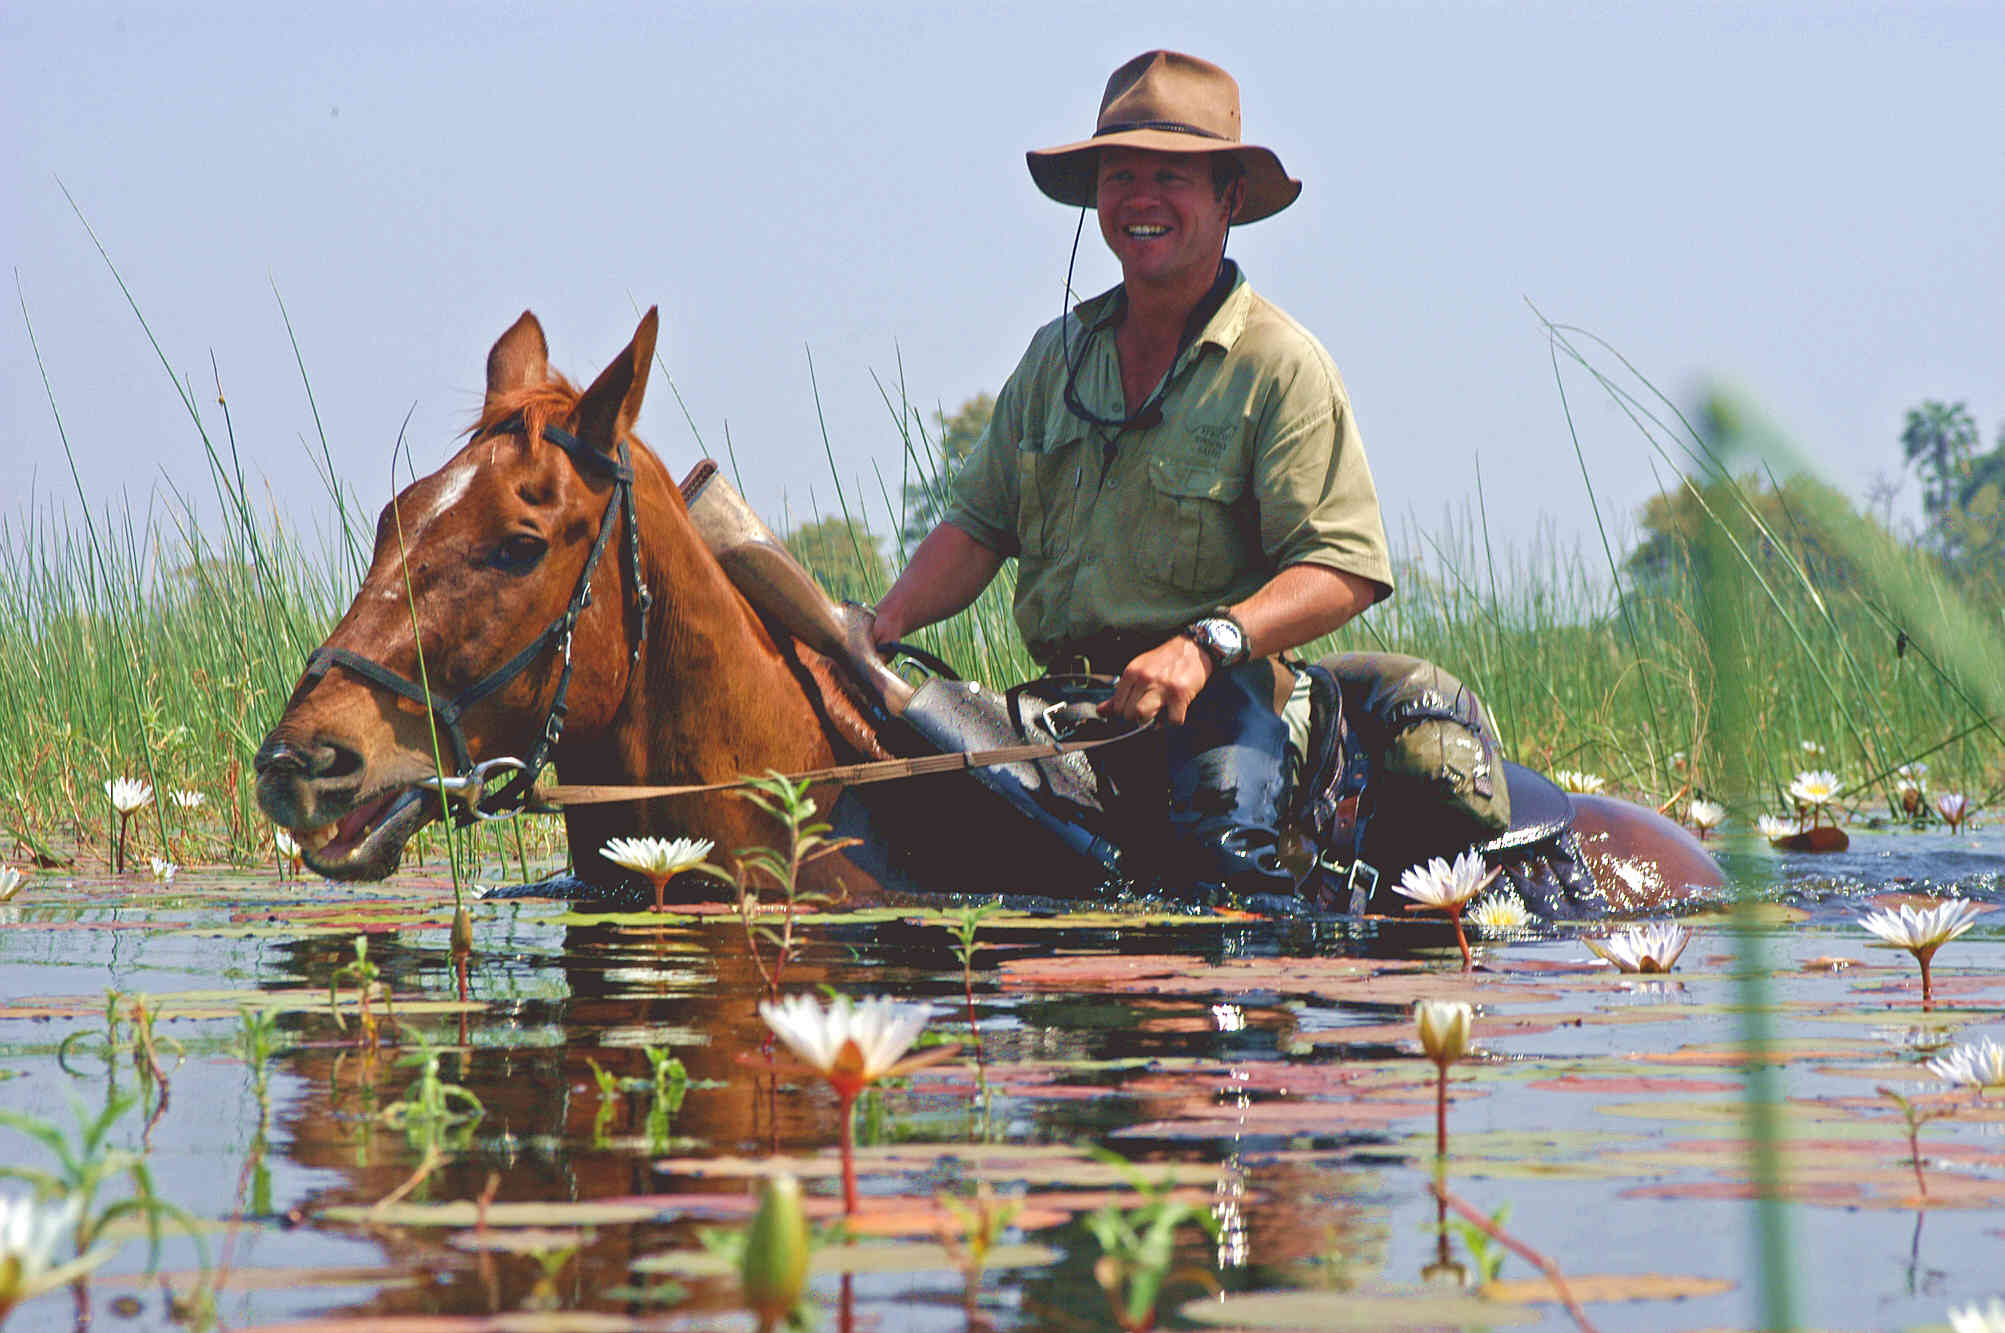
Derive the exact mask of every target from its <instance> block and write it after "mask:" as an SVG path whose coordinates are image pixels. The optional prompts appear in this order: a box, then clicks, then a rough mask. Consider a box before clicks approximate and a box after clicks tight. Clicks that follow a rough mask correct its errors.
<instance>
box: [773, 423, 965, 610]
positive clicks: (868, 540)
mask: <svg viewBox="0 0 2005 1333" xmlns="http://www.w3.org/2000/svg"><path fill="white" fill-rule="evenodd" d="M995 407H996V400H995V397H994V395H992V394H987V393H978V394H976V395H975V396H974V397H972V398H970V399H968V400H967V401H966V402H964V403H962V404H961V405H960V406H959V407H958V408H956V409H955V410H954V413H953V415H952V416H949V415H948V414H947V413H946V412H944V411H935V412H934V413H933V423H932V428H931V429H930V430H928V429H925V428H924V427H923V426H922V428H921V429H920V431H919V439H918V441H917V442H916V443H917V446H918V447H917V448H915V449H914V450H913V454H912V458H911V460H910V461H911V464H912V467H911V474H912V480H909V481H907V482H906V483H905V486H904V496H903V499H904V513H903V514H901V515H900V516H899V524H898V543H899V548H900V551H901V553H904V554H909V553H910V551H911V549H912V548H913V547H915V546H917V545H918V544H919V543H920V542H921V541H923V540H925V537H926V534H927V533H929V532H931V531H932V530H933V527H934V525H935V524H937V523H938V522H939V521H940V520H941V519H942V518H943V517H945V516H946V512H947V498H948V496H949V494H950V493H951V491H952V489H953V484H954V474H955V473H956V472H959V471H960V470H961V464H962V463H964V462H966V461H967V458H968V455H969V454H970V453H971V452H973V450H974V447H975V442H976V441H977V440H979V439H981V438H982V434H983V432H984V431H986V430H988V428H989V418H990V417H991V416H993V415H994V414H995ZM786 540H787V548H788V549H789V550H791V551H792V552H793V553H794V555H795V556H797V557H798V558H799V559H800V561H801V563H802V564H804V565H806V566H807V567H808V568H809V569H811V570H813V571H814V572H815V574H816V575H817V576H818V577H819V578H820V579H821V582H822V586H823V587H825V588H827V589H828V590H829V592H831V593H833V594H834V595H835V596H837V597H841V598H846V599H848V600H851V601H858V602H867V601H871V600H874V599H875V598H876V597H877V596H878V594H879V593H881V592H883V591H884V589H885V587H886V586H887V585H888V584H889V583H890V573H891V571H890V568H889V561H888V559H887V557H886V556H885V553H884V550H883V545H884V538H882V537H880V536H878V535H877V534H876V533H874V532H871V531H869V530H868V529H867V528H865V527H864V526H863V525H862V524H861V523H859V522H857V521H855V520H853V519H845V518H820V519H815V520H814V521H812V522H809V523H803V524H801V525H799V526H798V527H796V528H795V529H794V530H793V531H792V532H790V533H789V534H788V535H787V539H786Z"/></svg>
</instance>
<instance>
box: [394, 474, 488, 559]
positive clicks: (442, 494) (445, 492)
mask: <svg viewBox="0 0 2005 1333" xmlns="http://www.w3.org/2000/svg"><path fill="white" fill-rule="evenodd" d="M479 471H480V469H479V467H477V466H476V465H475V464H474V462H473V461H472V460H471V459H468V460H466V461H465V462H460V463H455V464H453V465H452V466H451V467H449V468H447V469H446V470H445V471H444V472H441V473H440V474H439V493H438V494H437V495H435V496H433V497H432V502H431V503H430V504H428V505H426V506H425V508H424V509H423V510H422V511H421V512H419V513H418V514H416V515H411V514H406V515H405V516H404V521H405V523H406V524H408V525H409V526H408V527H407V528H406V529H405V531H404V539H405V540H406V541H407V542H415V541H417V540H419V539H420V538H422V537H423V536H424V535H425V529H427V528H429V527H431V525H432V524H434V523H436V522H438V520H439V516H440V515H441V514H444V513H445V512H446V511H447V510H449V509H451V508H452V507H453V506H454V505H456V504H458V503H459V502H460V501H461V500H464V499H465V498H466V491H467V487H469V486H471V485H473V479H474V476H475V475H476V474H477V473H478V472H479Z"/></svg>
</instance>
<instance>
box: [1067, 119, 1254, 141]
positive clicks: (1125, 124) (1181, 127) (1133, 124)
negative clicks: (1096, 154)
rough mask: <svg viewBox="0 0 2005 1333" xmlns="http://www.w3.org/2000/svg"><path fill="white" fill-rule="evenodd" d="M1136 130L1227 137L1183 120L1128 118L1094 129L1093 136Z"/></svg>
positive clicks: (1205, 137) (1202, 136)
mask: <svg viewBox="0 0 2005 1333" xmlns="http://www.w3.org/2000/svg"><path fill="white" fill-rule="evenodd" d="M1134 130H1168V131H1169V132H1170V133H1172V134H1195V135H1197V136H1198V137H1199V138H1201V139H1218V140H1224V139H1225V136H1224V135H1223V134H1216V133H1214V132H1212V131H1211V130H1207V129H1201V128H1199V127H1198V126H1196V125H1187V124H1185V123H1184V122H1183V121H1181V120H1126V121H1122V122H1121V123H1119V124H1117V125H1102V126H1101V127H1100V128H1099V129H1097V130H1095V131H1093V137H1094V138H1096V139H1104V138H1106V137H1107V136H1108V135H1110V134H1128V133H1130V132H1132V131H1134Z"/></svg>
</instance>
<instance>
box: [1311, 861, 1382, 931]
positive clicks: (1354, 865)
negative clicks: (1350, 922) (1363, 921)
mask: <svg viewBox="0 0 2005 1333" xmlns="http://www.w3.org/2000/svg"><path fill="white" fill-rule="evenodd" d="M1316 865H1317V866H1318V867H1319V868H1321V869H1322V870H1325V871H1327V872H1328V873H1330V874H1332V875H1337V876H1339V877H1341V879H1342V882H1343V886H1344V890H1345V892H1346V894H1347V895H1348V906H1347V907H1346V908H1345V912H1344V914H1345V915H1346V916H1353V917H1361V916H1363V915H1364V914H1365V908H1366V907H1367V906H1368V905H1369V904H1370V903H1371V896H1372V894H1374V893H1376V892H1377V891H1378V881H1379V874H1378V868H1377V867H1376V866H1374V865H1372V864H1371V863H1370V862H1368V861H1352V862H1350V863H1349V864H1348V865H1346V864H1345V863H1344V862H1342V861H1335V860H1332V859H1330V855H1329V853H1327V852H1325V853H1323V854H1321V855H1319V856H1317V857H1316Z"/></svg>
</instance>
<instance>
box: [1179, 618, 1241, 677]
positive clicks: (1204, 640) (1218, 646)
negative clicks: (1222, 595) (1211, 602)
mask: <svg viewBox="0 0 2005 1333" xmlns="http://www.w3.org/2000/svg"><path fill="white" fill-rule="evenodd" d="M1183 633H1184V637H1185V638H1187V639H1189V640H1191V642H1193V643H1195V644H1196V645H1197V646H1198V647H1200V648H1202V649H1204V651H1205V654H1206V655H1207V656H1208V657H1210V658H1211V664H1212V666H1214V667H1216V668H1217V669H1219V670H1220V671H1223V670H1225V669H1226V668H1228V667H1236V666H1238V665H1239V664H1240V663H1241V662H1244V661H1245V660H1246V659H1247V656H1248V653H1247V650H1246V631H1245V630H1244V629H1242V628H1240V625H1239V622H1238V621H1236V620H1234V619H1233V618H1232V617H1231V616H1227V615H1218V616H1206V617H1205V618H1204V619H1203V620H1193V621H1192V622H1191V623H1190V624H1188V625H1185V626H1184V627H1183Z"/></svg>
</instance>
